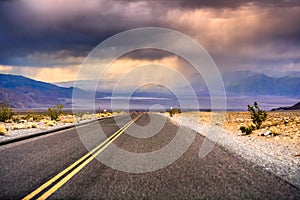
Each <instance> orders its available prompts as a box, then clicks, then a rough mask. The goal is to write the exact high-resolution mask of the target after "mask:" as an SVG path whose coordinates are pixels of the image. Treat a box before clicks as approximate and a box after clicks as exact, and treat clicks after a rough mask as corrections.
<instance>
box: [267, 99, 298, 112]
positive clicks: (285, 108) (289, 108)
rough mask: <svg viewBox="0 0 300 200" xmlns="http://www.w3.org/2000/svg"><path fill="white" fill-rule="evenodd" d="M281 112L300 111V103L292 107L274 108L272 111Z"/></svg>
mask: <svg viewBox="0 0 300 200" xmlns="http://www.w3.org/2000/svg"><path fill="white" fill-rule="evenodd" d="M279 110H300V101H299V102H298V103H296V104H295V105H293V106H291V107H280V108H274V109H272V110H271V111H279Z"/></svg>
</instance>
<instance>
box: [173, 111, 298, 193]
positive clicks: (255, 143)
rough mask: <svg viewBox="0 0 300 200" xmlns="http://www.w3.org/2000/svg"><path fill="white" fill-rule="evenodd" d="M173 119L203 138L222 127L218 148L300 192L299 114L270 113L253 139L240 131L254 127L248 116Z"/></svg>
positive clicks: (186, 115) (206, 114)
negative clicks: (248, 161) (261, 168)
mask: <svg viewBox="0 0 300 200" xmlns="http://www.w3.org/2000/svg"><path fill="white" fill-rule="evenodd" d="M212 116H215V117H214V118H212ZM171 119H172V120H173V122H174V123H175V124H178V125H184V126H187V127H190V128H192V129H194V130H196V131H197V132H199V133H200V134H202V135H204V136H205V135H206V134H207V133H208V132H209V130H211V129H212V128H214V127H215V126H219V127H222V128H223V130H222V131H221V133H220V134H219V135H218V140H217V143H218V144H219V145H222V146H224V147H225V148H227V149H229V150H230V151H232V152H234V153H236V154H237V155H239V156H241V157H243V158H245V159H247V160H250V161H251V162H253V163H255V164H257V165H259V166H262V167H263V168H265V169H266V170H268V171H271V172H272V173H274V174H276V175H278V176H279V177H281V178H283V179H285V180H287V181H288V182H290V183H291V184H293V185H295V186H297V187H299V188H300V112H299V111H290V112H268V116H267V120H266V121H265V122H264V123H263V124H262V127H261V129H259V130H255V131H253V132H252V133H251V134H250V135H243V134H242V133H241V131H240V130H239V128H240V126H241V125H248V124H250V123H251V121H252V120H251V118H250V113H248V112H227V113H222V112H220V113H211V112H187V113H181V114H175V115H174V116H173V117H171ZM222 119H223V120H224V123H222Z"/></svg>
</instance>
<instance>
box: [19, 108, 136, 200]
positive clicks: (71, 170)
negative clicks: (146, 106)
mask: <svg viewBox="0 0 300 200" xmlns="http://www.w3.org/2000/svg"><path fill="white" fill-rule="evenodd" d="M141 115H142V114H140V115H138V116H137V117H136V118H134V119H133V120H131V121H130V122H128V123H127V124H125V125H124V126H123V127H122V128H120V129H119V130H118V131H117V132H115V133H114V134H113V135H111V136H110V137H109V138H107V139H106V140H105V141H104V142H102V143H101V144H99V145H98V146H97V147H95V148H94V149H93V150H92V151H90V152H88V153H87V154H86V155H84V156H83V157H82V158H80V159H79V160H77V161H76V162H75V163H73V164H72V165H70V166H69V167H67V168H66V169H64V170H63V171H62V172H60V173H58V174H57V175H56V176H54V177H53V178H51V179H50V180H49V181H47V182H46V183H44V184H43V185H41V186H40V187H39V188H37V189H36V190H34V191H33V192H31V193H30V194H28V195H27V196H26V197H24V198H23V199H24V200H25V199H26V200H28V199H32V198H33V197H35V196H37V195H38V194H40V193H41V192H43V194H41V195H40V197H39V198H38V199H39V200H42V199H46V198H48V197H49V196H50V195H52V194H53V193H54V192H55V191H57V190H58V189H59V188H60V187H62V186H63V185H64V184H65V183H66V182H67V181H69V180H70V179H71V178H72V177H73V176H74V175H76V174H77V173H78V172H79V171H80V170H81V169H83V168H84V167H85V166H86V165H87V164H88V163H90V162H91V161H92V160H93V159H94V158H95V157H96V156H97V155H99V154H100V153H101V152H102V151H103V150H104V149H105V148H106V147H108V146H109V145H110V144H111V143H112V142H113V141H115V140H116V139H117V138H118V137H119V136H120V135H121V134H122V133H124V131H125V130H126V129H127V128H128V127H129V126H130V125H131V124H133V123H134V122H135V121H136V120H138V119H139V118H140V117H141ZM67 173H68V174H67ZM66 174H67V175H66ZM65 175H66V176H65ZM63 176H65V177H63ZM62 177H63V178H62ZM60 178H62V179H61V180H59V179H60ZM58 180H59V181H58ZM56 181H58V182H57V183H56V184H54V183H55V182H56ZM52 184H54V185H53V186H52V187H50V188H48V187H49V186H51V185H52ZM46 188H48V189H47V190H46Z"/></svg>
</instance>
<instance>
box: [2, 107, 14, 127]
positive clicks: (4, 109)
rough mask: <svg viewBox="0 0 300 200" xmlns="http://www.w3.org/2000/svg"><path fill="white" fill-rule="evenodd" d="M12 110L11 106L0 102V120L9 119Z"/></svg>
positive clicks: (12, 113)
mask: <svg viewBox="0 0 300 200" xmlns="http://www.w3.org/2000/svg"><path fill="white" fill-rule="evenodd" d="M13 115H14V112H13V110H12V109H11V108H9V107H8V104H7V103H5V102H2V103H0V121H1V122H5V121H6V120H10V119H11V118H12V116H13Z"/></svg>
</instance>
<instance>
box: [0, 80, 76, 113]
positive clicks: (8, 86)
mask: <svg viewBox="0 0 300 200" xmlns="http://www.w3.org/2000/svg"><path fill="white" fill-rule="evenodd" d="M72 92H73V88H72V87H69V88H64V87H58V86H56V85H54V84H50V83H45V82H41V81H36V80H33V79H30V78H26V77H24V76H16V75H10V74H0V101H5V102H7V103H8V104H10V106H12V107H14V108H39V107H45V106H53V105H55V104H59V103H62V104H66V102H65V101H64V99H65V98H71V97H72Z"/></svg>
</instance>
